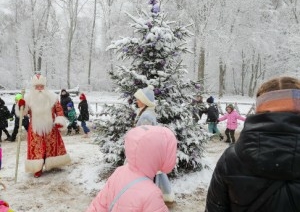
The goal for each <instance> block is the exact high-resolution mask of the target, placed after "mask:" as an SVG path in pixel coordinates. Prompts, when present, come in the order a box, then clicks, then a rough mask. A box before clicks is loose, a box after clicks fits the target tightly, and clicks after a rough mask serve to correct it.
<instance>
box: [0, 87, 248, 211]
mask: <svg viewBox="0 0 300 212" xmlns="http://www.w3.org/2000/svg"><path fill="white" fill-rule="evenodd" d="M86 96H87V100H88V102H89V103H90V107H91V109H92V110H93V111H94V113H95V114H96V113H98V114H99V113H101V108H102V105H103V104H104V103H122V101H121V100H119V99H118V97H119V96H118V95H116V94H113V93H96V92H93V93H86ZM1 98H2V99H4V100H5V102H6V103H7V106H8V108H9V110H10V109H11V106H12V104H13V101H14V97H13V96H9V95H2V96H1ZM206 98H207V97H206ZM206 98H204V99H206ZM72 99H73V100H74V102H75V105H76V104H77V103H78V102H79V98H78V97H72ZM218 101H220V102H221V107H222V109H223V110H224V107H225V103H224V102H230V103H236V102H237V103H238V107H239V110H240V112H241V113H242V114H247V113H248V111H249V109H250V107H251V104H253V103H254V100H253V99H250V98H243V97H236V96H231V97H225V98H223V99H220V100H218V99H216V100H215V102H218ZM222 102H223V103H222ZM239 103H247V104H244V105H243V104H241V105H239ZM223 104H224V105H223ZM75 107H76V106H75ZM94 118H96V116H92V119H91V121H90V122H88V125H89V126H90V127H92V122H93V119H94ZM205 119H206V117H205V116H203V117H202V120H201V121H200V122H202V123H204V122H205ZM225 123H226V122H221V123H220V124H219V129H220V130H221V132H223V131H224V128H225ZM203 126H204V127H207V125H205V124H204V125H203ZM242 127H243V122H239V127H238V130H237V134H236V135H237V136H238V132H239V131H240V130H241V129H242ZM8 129H9V131H11V130H12V129H13V122H9V128H8ZM25 132H26V131H24V130H23V132H22V136H21V140H22V141H21V152H20V159H19V170H18V175H17V182H16V183H15V167H16V151H17V142H7V141H3V142H2V151H3V158H2V170H1V171H0V176H1V181H2V182H3V183H4V184H5V185H6V187H7V189H6V191H4V190H3V189H1V193H0V196H1V199H4V200H6V201H7V202H8V203H9V204H10V205H11V208H12V209H14V210H15V211H16V212H38V211H43V212H54V211H56V212H82V211H85V209H86V208H87V206H88V205H89V203H90V202H91V201H92V199H93V198H94V197H95V195H96V194H97V193H98V191H99V190H100V189H101V188H102V187H103V185H104V183H105V180H106V179H105V178H104V177H103V173H106V172H107V171H106V170H107V168H108V167H107V164H105V163H103V162H102V161H101V159H102V153H101V152H100V151H99V148H98V146H97V145H96V144H95V143H94V142H93V137H91V138H82V137H81V135H72V136H65V132H62V135H63V139H64V141H65V145H66V148H67V151H68V153H69V154H70V156H71V158H72V164H71V165H69V166H66V167H63V168H62V169H55V170H51V171H49V172H45V173H44V174H43V175H42V177H40V178H34V177H33V176H32V174H28V173H25V172H24V159H25V157H26V141H25V140H26V135H25V134H26V133H25ZM3 134H4V133H3ZM5 138H6V136H5V134H4V135H2V140H4V139H5ZM227 146H228V145H227V144H225V143H222V142H220V141H218V140H211V141H209V142H208V144H207V145H206V150H205V156H204V158H203V165H204V166H205V167H206V168H205V169H203V170H202V171H200V172H196V173H193V174H188V175H185V176H183V177H180V178H178V179H174V180H172V185H173V189H174V191H175V194H176V202H175V203H174V204H172V205H169V208H170V211H178V212H179V211H192V212H193V211H204V206H205V197H206V191H207V188H208V185H209V181H210V178H211V175H212V172H213V169H214V167H215V164H216V162H217V160H218V158H219V157H220V155H221V154H222V152H223V151H224V149H225V148H226V147H227ZM102 178H103V179H102Z"/></svg>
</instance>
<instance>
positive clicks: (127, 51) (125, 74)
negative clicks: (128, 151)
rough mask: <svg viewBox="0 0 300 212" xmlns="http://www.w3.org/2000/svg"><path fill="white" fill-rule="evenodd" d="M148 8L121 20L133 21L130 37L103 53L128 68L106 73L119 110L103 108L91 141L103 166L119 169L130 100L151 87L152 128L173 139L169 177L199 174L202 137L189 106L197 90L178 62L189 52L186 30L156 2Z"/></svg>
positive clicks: (131, 108) (204, 136) (132, 111)
mask: <svg viewBox="0 0 300 212" xmlns="http://www.w3.org/2000/svg"><path fill="white" fill-rule="evenodd" d="M149 5H150V12H148V13H147V12H145V11H142V12H141V13H139V14H138V15H139V17H134V16H132V15H131V14H127V15H128V16H129V17H130V18H131V20H132V21H133V23H132V24H131V27H133V28H134V35H135V37H124V38H122V39H120V40H117V41H113V42H112V44H111V45H110V46H109V47H108V48H107V49H108V50H112V51H115V53H116V54H117V57H118V59H119V60H129V61H130V62H131V64H130V67H125V66H118V67H117V68H116V69H115V70H113V71H111V72H110V76H111V78H112V80H113V81H114V83H115V84H116V92H118V93H120V95H121V98H123V99H124V104H116V105H106V106H105V108H104V113H105V114H107V115H108V116H107V117H106V119H101V120H100V121H99V123H98V124H97V130H98V133H99V136H98V138H97V139H98V141H99V143H100V146H101V151H103V152H104V153H105V159H106V161H108V162H113V163H115V164H118V165H121V164H123V162H124V146H123V144H124V140H123V136H124V135H125V133H126V132H127V131H128V130H129V129H130V128H132V126H133V125H132V124H133V121H134V118H135V116H136V113H135V111H136V107H135V104H134V101H135V100H134V97H133V94H134V93H135V92H136V91H137V89H139V88H144V87H147V86H148V85H152V86H153V87H154V94H155V99H156V105H157V106H156V113H157V115H158V116H157V120H158V123H159V124H160V125H163V126H166V127H168V128H170V129H172V130H173V131H174V133H175V134H176V136H177V138H178V154H177V157H178V160H177V165H176V169H175V172H176V173H177V172H182V171H184V172H186V171H189V170H199V169H201V168H202V166H201V162H200V158H201V157H202V152H203V143H204V142H205V141H206V139H207V134H206V133H205V132H204V131H203V130H202V129H201V128H200V126H199V125H198V124H195V123H194V122H193V118H192V111H193V108H192V107H193V106H192V104H191V102H192V99H193V94H195V93H201V92H202V90H203V89H202V86H201V84H199V83H196V82H193V81H191V80H190V79H188V78H187V70H186V67H185V66H184V65H183V64H182V59H181V55H182V54H184V53H187V52H189V51H188V49H187V47H186V42H185V38H186V37H187V36H191V35H192V34H191V33H190V32H189V30H188V29H187V27H188V26H179V25H178V24H177V23H176V22H174V21H167V20H166V18H167V17H166V15H165V14H164V13H163V12H162V11H161V5H160V3H159V2H158V1H157V0H150V1H149Z"/></svg>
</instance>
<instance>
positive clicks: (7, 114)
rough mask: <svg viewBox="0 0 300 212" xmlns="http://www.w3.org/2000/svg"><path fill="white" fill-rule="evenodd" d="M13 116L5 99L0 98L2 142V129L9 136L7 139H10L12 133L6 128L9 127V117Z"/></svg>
mask: <svg viewBox="0 0 300 212" xmlns="http://www.w3.org/2000/svg"><path fill="white" fill-rule="evenodd" d="M11 117H12V116H11V115H10V112H9V110H8V108H7V107H6V105H5V102H4V100H3V99H1V98H0V142H1V141H2V140H1V137H2V131H3V132H4V133H5V134H6V137H7V138H6V139H5V140H8V139H10V134H9V132H8V131H7V129H6V128H7V127H8V121H7V119H9V118H11Z"/></svg>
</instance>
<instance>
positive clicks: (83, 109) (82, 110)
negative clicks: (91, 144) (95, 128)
mask: <svg viewBox="0 0 300 212" xmlns="http://www.w3.org/2000/svg"><path fill="white" fill-rule="evenodd" d="M79 99H80V102H79V104H78V109H79V117H78V121H81V127H82V129H83V132H84V135H83V136H82V137H83V138H88V137H89V135H88V133H89V132H90V129H89V128H88V127H87V126H86V122H87V121H88V120H89V105H88V103H87V100H86V96H85V95H84V93H82V94H80V96H79Z"/></svg>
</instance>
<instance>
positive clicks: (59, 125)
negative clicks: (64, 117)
mask: <svg viewBox="0 0 300 212" xmlns="http://www.w3.org/2000/svg"><path fill="white" fill-rule="evenodd" d="M55 127H56V128H57V129H58V130H61V128H63V126H62V125H61V124H55Z"/></svg>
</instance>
